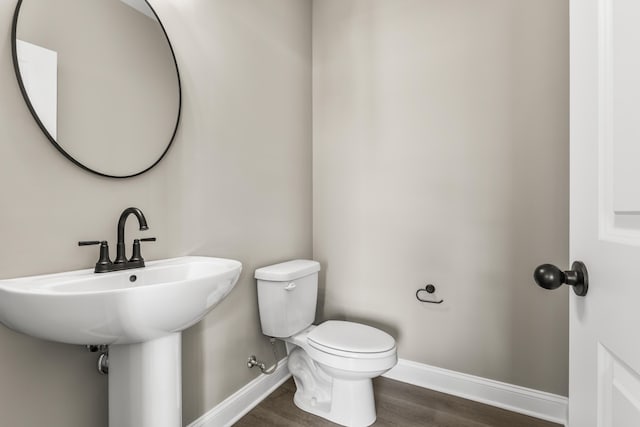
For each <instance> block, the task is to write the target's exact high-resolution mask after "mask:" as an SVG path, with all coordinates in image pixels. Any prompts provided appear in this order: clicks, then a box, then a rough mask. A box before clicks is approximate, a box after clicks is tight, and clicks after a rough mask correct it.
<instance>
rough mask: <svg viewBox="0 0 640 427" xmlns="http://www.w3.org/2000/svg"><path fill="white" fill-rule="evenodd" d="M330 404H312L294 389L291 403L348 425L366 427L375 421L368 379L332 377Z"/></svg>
mask: <svg viewBox="0 0 640 427" xmlns="http://www.w3.org/2000/svg"><path fill="white" fill-rule="evenodd" d="M331 389H332V393H331V394H332V396H331V402H330V406H329V407H328V408H327V407H326V406H324V405H316V406H314V405H312V404H310V402H309V401H308V399H304V397H303V396H302V395H301V394H299V393H298V392H297V391H296V394H295V395H294V397H293V403H295V405H296V406H297V407H298V408H300V409H302V410H303V411H306V412H309V413H311V414H313V415H317V416H319V417H322V418H325V419H327V420H329V421H332V422H334V423H336V424H340V425H343V426H349V427H367V426H370V425H371V424H373V423H374V422H375V421H376V406H375V400H374V398H373V384H372V382H371V380H370V379H365V380H358V381H345V380H339V379H335V378H334V379H333V384H332V387H331ZM327 409H328V410H327Z"/></svg>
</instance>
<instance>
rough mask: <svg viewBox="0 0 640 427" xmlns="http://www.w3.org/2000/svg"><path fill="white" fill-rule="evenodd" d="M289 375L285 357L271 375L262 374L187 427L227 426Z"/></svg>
mask: <svg viewBox="0 0 640 427" xmlns="http://www.w3.org/2000/svg"><path fill="white" fill-rule="evenodd" d="M290 377H291V373H289V368H287V358H286V357H285V358H284V359H282V360H280V362H278V367H277V368H276V370H275V372H274V373H273V374H271V375H265V374H262V375H260V376H259V377H258V378H256V379H254V380H253V381H251V382H250V383H248V384H247V385H245V386H244V387H242V388H241V389H240V390H238V391H236V392H235V393H233V394H232V395H231V396H229V397H227V398H226V399H225V400H223V401H222V402H220V403H219V404H218V405H216V406H215V407H214V408H213V409H211V410H210V411H209V412H207V413H206V414H204V415H203V416H201V417H200V418H198V419H197V420H195V421H194V422H192V423H191V424H189V425H188V426H187V427H229V426H232V425H233V424H234V423H235V422H236V421H238V420H239V419H240V418H242V417H243V416H244V415H246V414H247V412H249V411H250V410H252V409H253V408H254V407H255V406H256V405H258V404H259V403H260V402H262V401H263V400H264V399H265V398H266V397H267V396H269V395H270V394H271V393H273V391H274V390H276V389H277V388H278V387H280V386H281V385H282V383H284V382H285V381H286V380H288V379H289V378H290Z"/></svg>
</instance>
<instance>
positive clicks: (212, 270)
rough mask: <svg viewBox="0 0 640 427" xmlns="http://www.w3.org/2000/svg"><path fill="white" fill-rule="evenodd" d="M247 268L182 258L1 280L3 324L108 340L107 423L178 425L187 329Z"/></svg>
mask: <svg viewBox="0 0 640 427" xmlns="http://www.w3.org/2000/svg"><path fill="white" fill-rule="evenodd" d="M241 269H242V264H240V262H238V261H234V260H229V259H222V258H208V257H182V258H174V259H168V260H161V261H151V262H148V263H147V266H146V267H145V268H139V269H132V270H125V271H119V272H113V273H104V274H95V273H94V272H93V270H80V271H73V272H67V273H59V274H48V275H43V276H33V277H23V278H19V279H9V280H0V322H2V323H4V324H5V325H6V326H8V327H9V328H11V329H14V330H16V331H18V332H22V333H25V334H28V335H32V336H34V337H38V338H43V339H46V340H52V341H58V342H63V343H68V344H108V345H109V426H110V427H180V426H181V425H182V422H181V412H182V390H181V379H182V373H181V345H180V344H181V332H182V331H183V330H185V329H186V328H188V327H189V326H192V325H193V324H195V323H197V322H198V321H199V320H201V319H202V318H203V317H204V316H205V315H206V314H207V313H208V312H209V311H210V310H211V309H213V307H215V306H216V305H217V304H218V303H219V302H220V301H222V299H223V298H224V297H226V296H227V295H228V294H229V292H230V291H231V289H232V288H233V286H234V285H235V284H236V282H237V281H238V277H239V276H240V271H241Z"/></svg>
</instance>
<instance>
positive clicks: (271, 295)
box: [255, 259, 320, 338]
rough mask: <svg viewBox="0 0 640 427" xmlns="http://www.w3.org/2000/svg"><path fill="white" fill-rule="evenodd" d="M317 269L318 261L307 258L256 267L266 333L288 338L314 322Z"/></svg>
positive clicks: (318, 266) (259, 301)
mask: <svg viewBox="0 0 640 427" xmlns="http://www.w3.org/2000/svg"><path fill="white" fill-rule="evenodd" d="M318 271H320V263H319V262H317V261H311V260H304V259H297V260H294V261H287V262H283V263H280V264H275V265H270V266H268V267H262V268H259V269H257V270H256V273H255V278H256V279H258V308H259V310H260V323H261V324H262V333H263V334H265V335H267V336H270V337H277V338H287V337H290V336H292V335H295V334H297V333H298V332H300V331H302V330H303V329H305V328H306V327H308V326H310V325H311V324H312V323H313V320H314V319H315V316H316V302H317V298H318Z"/></svg>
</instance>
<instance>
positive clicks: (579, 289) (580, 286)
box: [533, 261, 589, 297]
mask: <svg viewBox="0 0 640 427" xmlns="http://www.w3.org/2000/svg"><path fill="white" fill-rule="evenodd" d="M533 279H534V280H535V281H536V283H537V284H538V285H539V286H540V287H541V288H545V289H558V288H559V287H560V286H562V285H564V284H566V285H569V286H572V287H573V291H574V292H575V293H576V295H578V296H581V297H583V296H585V295H586V294H587V291H588V290H589V275H588V274H587V267H586V266H585V265H584V263H582V262H580V261H576V262H574V263H573V264H572V265H571V270H569V271H562V270H560V269H559V268H558V267H556V266H555V265H552V264H542V265H540V266H538V268H536V271H534V272H533Z"/></svg>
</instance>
